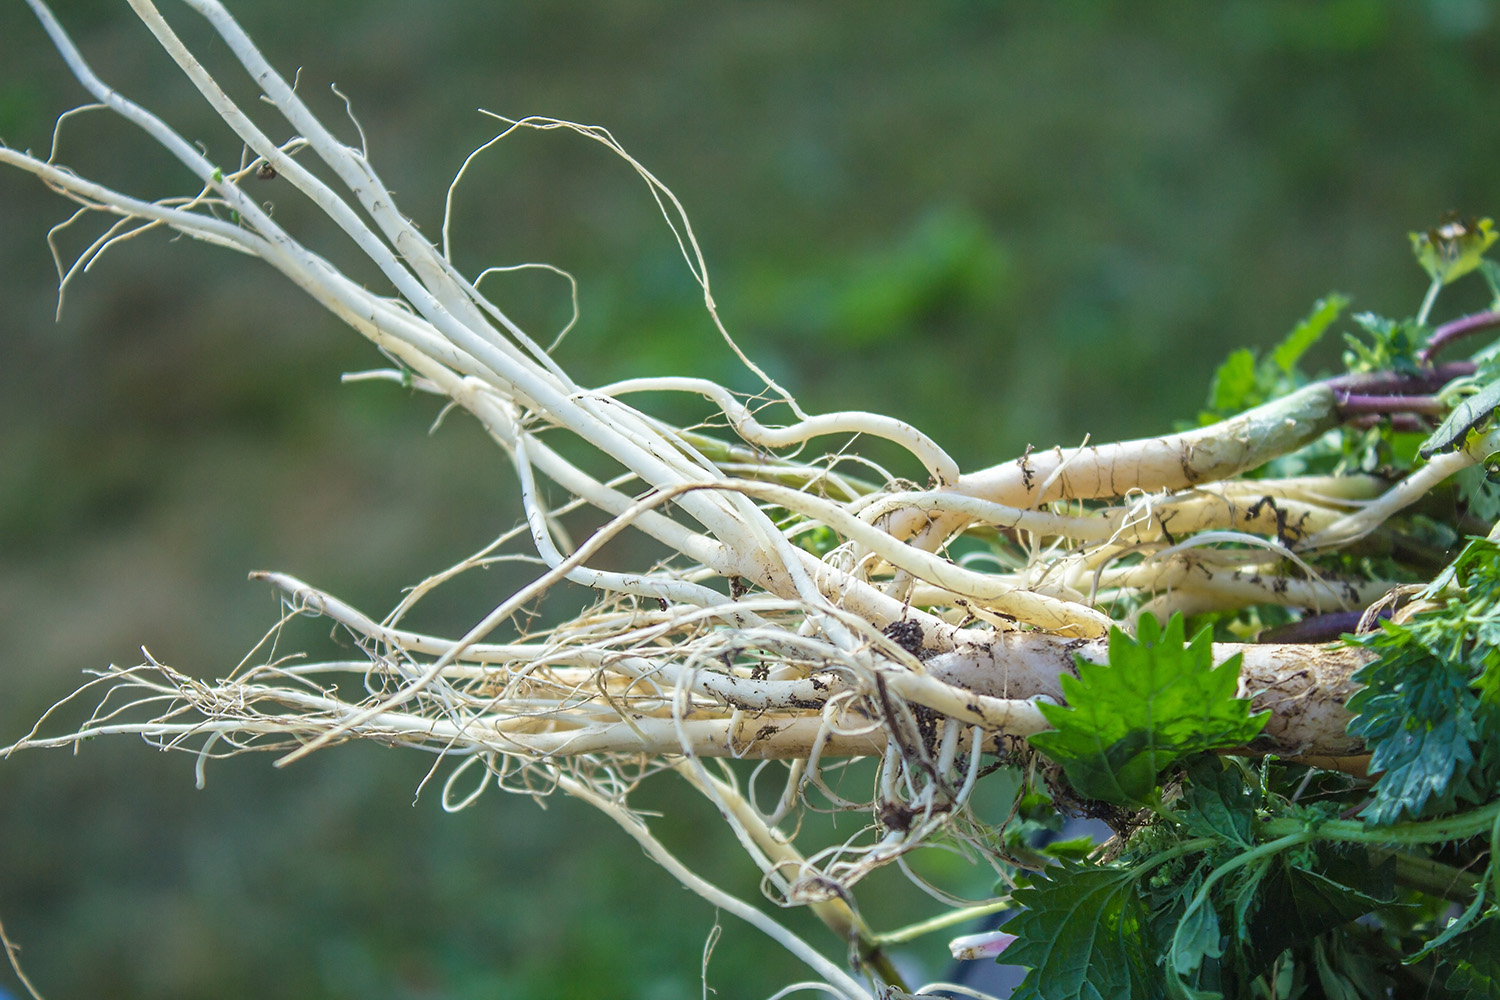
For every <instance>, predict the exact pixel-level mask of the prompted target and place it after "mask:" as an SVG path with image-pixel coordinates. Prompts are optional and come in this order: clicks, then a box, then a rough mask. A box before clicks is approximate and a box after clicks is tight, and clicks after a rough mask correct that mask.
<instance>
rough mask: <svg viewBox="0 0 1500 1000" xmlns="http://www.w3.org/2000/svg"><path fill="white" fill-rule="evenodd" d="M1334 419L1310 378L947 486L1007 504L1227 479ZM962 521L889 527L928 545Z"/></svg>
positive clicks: (1323, 390) (912, 519) (917, 520)
mask: <svg viewBox="0 0 1500 1000" xmlns="http://www.w3.org/2000/svg"><path fill="white" fill-rule="evenodd" d="M1337 426H1338V410H1337V406H1336V400H1335V397H1334V392H1333V390H1332V389H1330V388H1328V387H1327V386H1321V385H1310V386H1307V387H1306V388H1303V389H1299V390H1298V391H1297V392H1294V393H1292V394H1291V395H1289V396H1283V397H1282V398H1280V399H1277V400H1273V401H1271V402H1269V403H1266V404H1264V405H1263V406H1258V407H1256V408H1255V409H1253V410H1247V411H1245V412H1244V413H1241V414H1239V415H1238V416H1235V417H1230V418H1229V419H1227V420H1222V421H1220V422H1219V423H1216V424H1211V425H1209V426H1207V427H1200V428H1198V429H1196V430H1192V431H1187V432H1186V433H1183V434H1168V435H1164V436H1162V437H1156V438H1145V439H1142V440H1137V441H1121V442H1118V443H1115V444H1105V445H1090V446H1087V447H1083V448H1060V447H1059V448H1052V449H1050V450H1047V451H1038V452H1028V453H1027V454H1025V455H1022V456H1021V457H1020V458H1016V459H1012V460H1011V461H1009V462H1005V463H1003V464H1001V465H995V466H991V467H990V468H988V469H982V470H980V471H979V472H971V473H966V474H965V475H962V476H960V477H959V478H958V482H957V483H956V484H954V485H953V486H952V487H950V488H949V490H948V492H952V493H956V494H959V495H961V496H969V497H974V498H976V499H979V500H988V501H991V502H993V503H999V504H1006V505H1008V506H1012V507H1022V508H1025V507H1036V506H1038V505H1040V504H1043V503H1047V502H1048V501H1051V500H1057V499H1064V498H1065V499H1070V500H1084V499H1100V498H1106V497H1123V496H1125V495H1126V494H1127V493H1129V492H1131V491H1132V490H1143V491H1145V492H1147V493H1154V492H1156V491H1158V490H1177V489H1183V488H1186V487H1189V486H1195V485H1197V484H1199V483H1206V482H1213V481H1215V480H1220V479H1229V478H1231V477H1233V476H1236V475H1239V474H1240V473H1243V472H1246V471H1248V470H1250V469H1254V468H1257V467H1259V466H1261V465H1264V464H1265V463H1266V462H1268V461H1270V460H1271V459H1273V458H1275V457H1277V456H1278V455H1284V454H1287V453H1289V452H1292V451H1296V450H1297V449H1298V448H1301V447H1302V446H1303V445H1306V444H1308V443H1309V442H1311V441H1314V440H1316V439H1317V438H1318V437H1319V436H1320V435H1322V434H1324V433H1326V432H1327V431H1330V430H1332V429H1333V428H1335V427H1337ZM965 523H966V521H965V520H964V518H962V517H961V516H958V515H947V516H943V515H940V516H938V517H934V518H931V519H930V521H929V519H928V518H927V517H926V516H925V515H922V514H919V513H916V512H912V513H910V514H904V515H903V514H897V515H893V516H892V518H891V522H890V525H889V529H890V532H891V534H893V535H895V536H896V537H897V538H906V537H909V536H911V535H914V534H917V533H918V532H920V537H919V539H918V542H917V543H918V544H919V545H920V546H921V547H924V548H931V547H935V546H936V545H938V544H940V543H941V542H942V540H943V539H946V538H948V537H949V536H950V535H952V534H953V533H954V532H955V531H957V530H959V529H960V528H961V527H962V526H963V525H964V524H965Z"/></svg>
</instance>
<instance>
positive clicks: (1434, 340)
mask: <svg viewBox="0 0 1500 1000" xmlns="http://www.w3.org/2000/svg"><path fill="white" fill-rule="evenodd" d="M1492 326H1500V312H1482V313H1474V314H1473V315H1471V316H1463V317H1460V318H1459V319H1456V320H1454V321H1453V322H1451V323H1444V324H1443V325H1442V326H1440V327H1438V328H1437V329H1436V330H1434V331H1432V336H1430V337H1428V338H1427V345H1426V346H1425V347H1423V348H1422V349H1421V350H1420V351H1418V352H1417V360H1418V361H1421V362H1422V363H1424V364H1425V363H1427V362H1428V361H1429V360H1431V358H1432V356H1433V355H1434V354H1436V353H1437V352H1438V351H1440V350H1442V349H1443V348H1444V347H1447V346H1448V345H1449V344H1451V343H1453V341H1455V340H1462V339H1463V338H1465V337H1467V336H1470V335H1471V334H1475V333H1478V332H1479V331H1480V330H1488V329H1489V328H1490V327H1492Z"/></svg>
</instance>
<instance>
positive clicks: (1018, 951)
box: [1003, 862, 1160, 1000]
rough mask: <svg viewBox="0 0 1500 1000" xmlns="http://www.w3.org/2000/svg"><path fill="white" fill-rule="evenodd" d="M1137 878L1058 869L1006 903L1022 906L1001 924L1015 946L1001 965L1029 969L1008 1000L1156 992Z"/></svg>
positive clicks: (1078, 999)
mask: <svg viewBox="0 0 1500 1000" xmlns="http://www.w3.org/2000/svg"><path fill="white" fill-rule="evenodd" d="M1137 878H1138V873H1137V872H1134V871H1131V870H1128V869H1118V868H1088V867H1082V866H1077V865H1072V864H1068V863H1066V862H1065V863H1063V864H1060V865H1058V866H1057V867H1055V868H1051V869H1049V870H1048V873H1047V876H1046V877H1045V878H1043V877H1037V878H1035V879H1032V880H1031V881H1030V883H1029V884H1028V885H1026V886H1024V887H1022V888H1020V889H1017V890H1016V892H1015V893H1014V896H1013V898H1014V899H1015V901H1016V904H1017V905H1018V906H1022V907H1025V909H1023V910H1022V911H1021V912H1020V913H1019V914H1017V915H1016V917H1015V919H1014V920H1012V921H1011V922H1010V924H1009V925H1008V926H1007V930H1009V931H1010V932H1011V933H1013V934H1016V935H1018V937H1019V938H1020V940H1018V941H1017V942H1016V943H1015V944H1013V945H1011V947H1010V948H1009V949H1007V951H1006V953H1005V955H1004V956H1003V957H1004V960H1005V962H1006V964H1007V965H1025V966H1029V967H1030V968H1031V969H1032V972H1031V974H1030V975H1028V976H1027V977H1026V980H1025V982H1023V983H1022V984H1021V987H1020V989H1018V990H1017V991H1016V993H1015V998H1016V1000H1102V998H1111V1000H1113V998H1121V1000H1124V998H1130V997H1149V996H1153V995H1156V994H1157V991H1158V990H1159V986H1158V985H1157V984H1159V983H1160V973H1159V972H1158V970H1156V969H1155V968H1154V967H1153V963H1152V961H1151V958H1150V956H1151V955H1152V954H1153V953H1154V952H1155V949H1156V944H1155V942H1154V941H1153V939H1152V936H1151V930H1150V924H1149V921H1148V919H1147V918H1148V914H1147V911H1146V908H1145V904H1144V903H1143V902H1142V900H1141V898H1140V896H1139V894H1138V892H1137V889H1136V880H1137Z"/></svg>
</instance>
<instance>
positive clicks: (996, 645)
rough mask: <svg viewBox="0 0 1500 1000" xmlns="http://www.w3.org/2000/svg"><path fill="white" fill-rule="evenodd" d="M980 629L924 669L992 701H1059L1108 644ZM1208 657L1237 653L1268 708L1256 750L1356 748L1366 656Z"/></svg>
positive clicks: (1243, 680)
mask: <svg viewBox="0 0 1500 1000" xmlns="http://www.w3.org/2000/svg"><path fill="white" fill-rule="evenodd" d="M992 636H993V633H978V634H977V635H975V637H974V640H973V641H971V642H969V643H966V644H963V645H961V646H960V647H959V648H958V649H956V650H955V651H954V652H952V653H945V654H941V655H938V656H934V657H932V658H931V659H929V660H928V661H927V662H926V664H925V666H926V667H927V670H928V672H929V673H930V674H931V675H932V676H933V677H935V678H937V679H938V680H941V681H944V682H946V683H948V684H951V685H953V686H955V687H960V688H964V689H966V690H970V691H974V692H977V693H981V694H987V695H992V696H993V697H996V698H1005V699H1014V698H1035V697H1036V696H1038V695H1042V696H1045V697H1047V698H1050V699H1053V700H1056V701H1059V702H1060V701H1062V697H1063V694H1062V685H1061V682H1060V680H1059V678H1060V677H1061V676H1062V675H1063V674H1064V673H1072V672H1073V671H1074V660H1073V658H1074V657H1075V656H1077V657H1081V658H1083V659H1084V660H1087V661H1088V662H1090V663H1108V662H1109V645H1108V642H1107V641H1103V640H1093V641H1087V642H1083V641H1076V640H1075V641H1071V642H1068V641H1060V640H1057V639H1055V638H1051V637H1047V636H1040V635H1036V634H1022V633H1013V634H1011V635H1009V636H1001V637H998V638H993V637H992ZM1213 650H1214V662H1215V663H1222V662H1224V661H1225V660H1227V659H1229V658H1230V657H1231V656H1234V655H1236V654H1239V655H1240V656H1242V657H1243V660H1242V666H1241V668H1240V692H1241V695H1242V696H1244V697H1249V698H1250V699H1251V706H1252V709H1253V710H1254V711H1257V712H1259V711H1264V710H1267V709H1269V710H1270V712H1271V718H1270V720H1269V721H1268V722H1267V723H1266V729H1265V733H1264V735H1263V737H1262V739H1261V740H1258V741H1257V742H1256V749H1257V750H1263V751H1265V752H1269V753H1276V754H1279V755H1282V756H1288V757H1291V756H1301V755H1321V756H1328V757H1342V756H1348V755H1351V754H1355V753H1357V752H1358V751H1359V750H1360V749H1362V746H1363V745H1362V744H1361V742H1360V741H1359V740H1357V739H1355V738H1354V737H1351V736H1349V735H1348V733H1347V732H1346V731H1345V730H1346V729H1347V727H1348V725H1349V720H1350V718H1351V716H1350V715H1349V711H1348V709H1346V708H1345V707H1344V705H1345V702H1347V701H1348V700H1349V697H1350V696H1351V695H1353V694H1354V691H1355V690H1356V687H1355V685H1354V684H1353V682H1351V680H1350V677H1351V675H1353V673H1354V672H1355V671H1356V670H1358V669H1359V668H1360V667H1361V666H1363V665H1364V664H1366V663H1368V662H1369V661H1370V659H1371V656H1370V655H1369V654H1368V653H1365V652H1363V651H1361V650H1358V649H1354V648H1351V647H1347V646H1339V645H1327V646H1319V645H1310V644H1290V643H1243V644H1242V643H1229V642H1220V643H1215V644H1214V647H1213Z"/></svg>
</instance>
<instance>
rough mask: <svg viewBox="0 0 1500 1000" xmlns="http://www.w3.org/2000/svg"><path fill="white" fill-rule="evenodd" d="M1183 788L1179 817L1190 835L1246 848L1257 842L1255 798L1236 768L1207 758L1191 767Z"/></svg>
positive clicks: (1212, 758)
mask: <svg viewBox="0 0 1500 1000" xmlns="http://www.w3.org/2000/svg"><path fill="white" fill-rule="evenodd" d="M1183 788H1184V790H1183V795H1182V801H1181V803H1180V806H1179V808H1178V810H1177V813H1176V815H1177V817H1178V819H1179V820H1180V821H1181V822H1182V826H1183V829H1184V830H1185V831H1186V832H1187V833H1188V834H1189V835H1191V836H1194V837H1213V838H1215V839H1217V840H1221V841H1223V842H1224V843H1226V844H1234V845H1236V846H1238V847H1243V848H1247V849H1248V848H1249V847H1250V846H1251V845H1252V844H1253V843H1254V840H1253V839H1252V837H1251V835H1250V831H1251V826H1252V824H1253V823H1254V821H1255V804H1254V799H1253V798H1252V796H1251V793H1250V789H1249V788H1247V787H1246V785H1245V781H1244V776H1243V775H1242V774H1241V773H1240V771H1239V770H1238V769H1237V768H1235V767H1233V766H1226V765H1225V764H1224V763H1223V762H1222V761H1220V760H1219V759H1218V758H1216V757H1212V756H1204V757H1202V758H1200V759H1199V760H1197V761H1195V762H1194V763H1193V765H1192V766H1191V767H1189V768H1188V771H1187V774H1186V776H1185V778H1184V781H1183Z"/></svg>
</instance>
